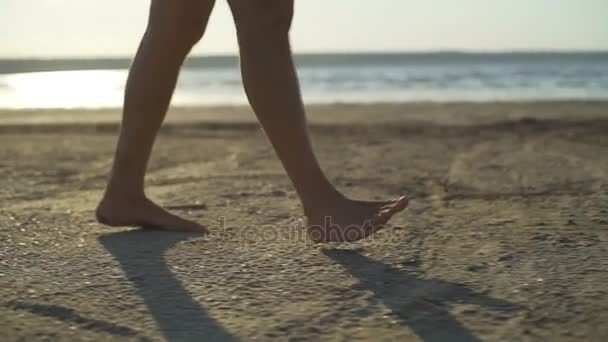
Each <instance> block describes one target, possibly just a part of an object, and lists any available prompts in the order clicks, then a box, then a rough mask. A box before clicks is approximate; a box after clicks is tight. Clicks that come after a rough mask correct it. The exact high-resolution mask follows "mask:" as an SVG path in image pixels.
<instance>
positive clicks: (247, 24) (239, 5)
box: [228, 0, 293, 40]
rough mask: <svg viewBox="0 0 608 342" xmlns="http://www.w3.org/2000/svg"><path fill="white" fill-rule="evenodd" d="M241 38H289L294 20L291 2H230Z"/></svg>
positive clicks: (243, 0)
mask: <svg viewBox="0 0 608 342" xmlns="http://www.w3.org/2000/svg"><path fill="white" fill-rule="evenodd" d="M228 1H229V3H230V7H231V9H232V14H233V17H234V21H235V24H236V27H237V31H238V34H239V36H241V37H247V36H260V37H261V38H264V40H272V39H273V38H282V37H287V36H288V34H289V30H290V29H291V23H292V20H293V1H291V0H228Z"/></svg>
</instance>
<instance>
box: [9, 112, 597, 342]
mask: <svg viewBox="0 0 608 342" xmlns="http://www.w3.org/2000/svg"><path fill="white" fill-rule="evenodd" d="M310 111H311V115H310V116H311V126H312V127H311V132H312V134H313V136H314V139H315V144H316V148H317V150H318V152H319V156H320V159H321V161H322V164H323V166H324V168H325V169H326V170H327V172H328V173H329V175H330V176H331V179H332V180H333V181H334V182H335V183H336V184H337V185H338V186H339V187H340V189H342V190H343V191H345V192H346V193H348V194H350V195H352V196H354V197H360V198H385V197H394V196H396V195H399V194H402V193H406V194H408V195H409V196H410V197H411V198H412V203H411V208H410V209H409V210H408V211H407V212H405V213H404V214H402V215H400V216H398V217H396V219H395V220H394V221H393V223H394V225H393V226H392V227H390V228H388V229H386V230H385V231H383V232H381V233H379V234H377V235H375V236H374V237H373V239H370V240H367V241H363V242H359V243H354V244H348V245H322V246H318V245H312V244H310V243H308V242H307V241H306V240H305V239H304V238H303V235H302V229H301V224H300V221H299V218H300V208H299V204H298V201H297V198H296V196H295V194H294V191H293V190H292V188H291V186H290V184H289V181H288V180H287V178H286V176H285V175H284V172H283V171H282V169H281V167H280V165H279V164H278V162H277V161H276V159H275V157H274V154H273V152H272V150H271V149H270V147H269V145H268V143H267V142H266V141H265V138H264V136H263V135H262V134H261V133H260V131H259V129H258V128H257V126H256V125H255V123H254V122H253V120H252V117H251V115H250V113H249V111H248V110H246V109H243V108H210V109H182V110H175V111H174V113H172V115H171V118H170V122H169V123H168V124H167V126H166V128H165V130H164V131H163V134H162V137H161V138H160V140H159V142H158V144H157V146H156V149H155V152H154V157H153V160H152V162H151V167H150V174H149V179H148V182H149V185H150V187H149V193H150V195H151V196H153V197H154V198H155V199H157V200H158V201H160V202H161V203H163V204H164V205H167V206H171V207H172V208H173V210H175V211H176V212H178V213H180V214H182V215H184V216H187V217H190V218H193V219H197V220H200V221H201V222H203V223H206V224H207V225H208V226H209V227H210V229H211V231H212V236H211V237H210V238H209V239H207V240H204V239H201V238H200V237H198V236H193V235H183V234H170V233H161V232H142V231H137V230H129V229H108V228H104V227H101V226H100V225H98V224H96V223H95V222H94V220H93V217H92V209H93V208H94V206H95V204H96V201H97V200H98V199H99V197H100V192H101V191H102V188H103V186H104V180H105V179H106V175H107V171H108V168H109V167H110V163H111V157H112V150H113V145H114V142H115V133H116V129H117V125H116V120H117V119H118V117H119V115H118V113H117V112H116V111H94V112H82V111H63V112H52V111H46V112H45V111H35V112H29V113H25V112H6V111H5V112H0V122H1V123H2V124H1V125H0V182H1V186H0V203H1V205H0V336H1V337H2V338H1V340H2V341H39V340H41V341H42V340H49V341H76V340H77V341H120V340H127V341H130V340H132V341H157V340H160V341H162V340H168V341H211V340H228V341H229V340H262V341H264V340H271V339H278V340H285V341H287V340H289V341H304V340H311V341H316V340H323V341H350V340H357V339H358V340H373V341H416V340H422V341H479V340H484V341H485V340H487V341H577V340H585V341H606V339H608V324H606V322H608V285H607V284H608V103H575V102H562V103H537V104H465V103H463V104H409V105H398V104H387V105H333V106H318V107H311V110H310Z"/></svg>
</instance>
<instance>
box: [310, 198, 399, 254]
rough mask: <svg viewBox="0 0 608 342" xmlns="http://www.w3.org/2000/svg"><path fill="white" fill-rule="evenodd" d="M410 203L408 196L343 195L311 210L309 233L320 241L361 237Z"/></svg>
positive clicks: (358, 238) (312, 237) (368, 233)
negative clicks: (360, 197) (366, 197)
mask: <svg viewBox="0 0 608 342" xmlns="http://www.w3.org/2000/svg"><path fill="white" fill-rule="evenodd" d="M407 205H408V200H407V198H405V197H401V198H399V199H398V200H395V201H383V202H373V201H355V200H350V199H347V198H342V199H340V200H337V201H335V202H334V203H329V204H325V205H323V206H321V207H319V208H317V209H316V210H309V211H308V212H307V215H306V216H307V221H308V222H307V227H308V235H309V237H310V239H311V240H313V241H314V242H317V243H321V242H352V241H357V240H361V239H363V238H366V237H368V236H369V235H371V234H373V233H374V232H376V231H378V230H380V229H381V228H383V226H384V225H385V224H386V223H387V222H388V221H389V220H390V219H391V217H393V215H395V214H396V213H398V212H400V211H402V210H403V209H405V208H406V207H407Z"/></svg>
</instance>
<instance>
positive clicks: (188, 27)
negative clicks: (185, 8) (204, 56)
mask: <svg viewBox="0 0 608 342" xmlns="http://www.w3.org/2000/svg"><path fill="white" fill-rule="evenodd" d="M206 27H207V19H206V18H203V17H201V15H200V13H186V12H183V13H181V14H180V15H179V16H171V17H165V18H162V20H158V21H155V22H154V21H151V22H150V24H149V25H148V28H147V30H146V37H147V38H148V40H150V41H152V42H157V43H159V45H162V47H163V48H164V49H167V50H169V49H170V51H174V52H176V53H188V52H189V51H190V50H191V49H192V47H193V46H194V45H195V44H196V43H198V42H199V41H200V40H201V38H202V37H203V34H204V33H205V29H206Z"/></svg>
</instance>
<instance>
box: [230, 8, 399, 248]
mask: <svg viewBox="0 0 608 342" xmlns="http://www.w3.org/2000/svg"><path fill="white" fill-rule="evenodd" d="M228 2H229V4H230V7H231V9H232V13H233V17H234V20H235V23H236V27H237V33H238V40H239V46H240V51H241V70H242V74H243V81H244V85H245V90H246V93H247V96H248V98H249V101H250V103H251V105H252V107H253V109H254V111H255V113H256V115H257V117H258V120H259V121H260V123H261V125H262V127H263V128H264V131H265V132H266V135H267V136H268V138H269V140H270V142H271V144H272V146H273V147H274V149H275V151H276V152H277V155H278V156H279V158H280V159H281V162H282V163H283V166H284V167H285V169H286V171H287V173H288V175H289V177H290V179H291V180H292V182H293V184H294V186H295V188H296V191H297V193H298V195H299V197H300V199H301V202H302V205H303V208H304V213H305V215H306V217H307V221H308V227H309V233H310V236H311V238H312V239H313V240H315V241H318V242H322V241H344V240H349V241H350V240H357V239H361V238H363V237H366V236H367V235H369V234H371V233H372V232H373V231H374V230H376V229H377V228H378V227H380V226H381V225H383V224H385V223H386V222H387V221H388V220H389V219H390V218H391V216H392V215H394V214H395V213H396V212H399V211H401V210H403V209H404V208H405V207H406V206H407V200H406V199H405V198H400V199H398V200H395V201H386V202H366V201H354V200H350V199H348V198H345V197H344V196H343V195H342V194H341V193H340V192H338V191H337V190H336V188H335V187H334V186H333V185H332V184H331V183H330V182H329V180H328V179H327V177H326V176H325V174H324V173H323V171H322V170H321V167H320V166H319V163H318V161H317V159H316V157H315V154H314V152H313V150H312V146H311V143H310V139H309V136H308V132H307V128H306V118H305V111H304V105H303V103H302V98H301V95H300V89H299V84H298V78H297V74H296V71H295V67H294V63H293V58H292V53H291V47H290V43H289V29H290V26H291V21H292V17H293V5H294V4H293V0H228Z"/></svg>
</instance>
